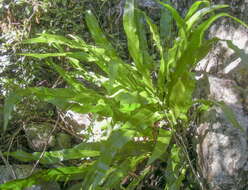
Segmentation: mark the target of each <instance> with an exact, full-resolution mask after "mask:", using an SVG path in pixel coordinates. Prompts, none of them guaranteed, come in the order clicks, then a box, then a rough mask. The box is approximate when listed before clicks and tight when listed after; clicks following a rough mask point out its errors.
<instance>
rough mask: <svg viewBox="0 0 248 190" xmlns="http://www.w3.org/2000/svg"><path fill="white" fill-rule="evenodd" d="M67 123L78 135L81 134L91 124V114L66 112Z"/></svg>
mask: <svg viewBox="0 0 248 190" xmlns="http://www.w3.org/2000/svg"><path fill="white" fill-rule="evenodd" d="M65 121H66V122H67V123H68V124H69V125H70V127H72V129H73V130H74V131H75V132H76V133H80V132H81V131H82V130H85V129H86V128H87V127H88V126H89V125H90V124H91V118H90V116H89V114H80V113H76V112H74V111H71V110H69V111H67V112H66V114H65Z"/></svg>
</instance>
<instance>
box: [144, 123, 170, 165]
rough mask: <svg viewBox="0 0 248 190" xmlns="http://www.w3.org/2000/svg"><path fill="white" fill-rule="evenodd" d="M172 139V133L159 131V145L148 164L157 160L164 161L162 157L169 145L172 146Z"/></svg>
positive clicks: (157, 144) (156, 146)
mask: <svg viewBox="0 0 248 190" xmlns="http://www.w3.org/2000/svg"><path fill="white" fill-rule="evenodd" d="M171 137H172V132H171V131H167V130H164V129H162V128H160V129H159V133H158V137H157V143H156V145H155V148H154V150H153V152H152V155H151V156H150V158H149V160H148V162H147V164H148V165H150V164H151V163H153V162H154V161H155V160H157V159H162V157H161V156H162V155H163V154H164V153H165V152H166V150H167V147H168V145H169V144H170V141H171Z"/></svg>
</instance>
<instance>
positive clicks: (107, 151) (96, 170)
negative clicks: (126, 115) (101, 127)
mask: <svg viewBox="0 0 248 190" xmlns="http://www.w3.org/2000/svg"><path fill="white" fill-rule="evenodd" d="M128 127H129V125H128V124H126V125H125V126H123V127H122V129H120V130H117V131H114V132H113V133H112V134H111V136H110V137H109V138H108V140H107V142H106V144H105V146H104V148H103V150H102V151H101V156H100V157H99V159H98V160H97V162H96V163H95V164H94V165H93V166H92V168H91V172H90V173H88V174H87V176H86V177H85V179H84V183H83V187H84V188H85V189H95V188H96V187H98V186H99V185H100V184H101V182H102V180H104V179H105V178H106V177H107V176H106V175H107V174H108V172H109V170H110V169H111V168H110V165H111V163H112V161H113V159H114V157H115V155H116V154H117V152H118V151H120V150H121V149H122V148H123V146H124V145H125V144H127V142H128V141H130V140H131V138H132V137H133V135H134V134H135V133H136V132H135V131H132V130H129V129H128Z"/></svg>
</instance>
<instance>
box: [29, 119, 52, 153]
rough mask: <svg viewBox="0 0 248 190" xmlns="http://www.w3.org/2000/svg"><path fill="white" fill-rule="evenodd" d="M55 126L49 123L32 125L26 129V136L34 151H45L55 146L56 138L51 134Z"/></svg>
mask: <svg viewBox="0 0 248 190" xmlns="http://www.w3.org/2000/svg"><path fill="white" fill-rule="evenodd" d="M53 128H54V126H53V125H52V124H49V123H32V124H29V125H27V126H26V127H25V129H24V130H25V134H26V138H27V141H28V145H29V147H30V148H31V149H32V150H34V151H43V149H44V147H45V145H46V144H47V147H46V148H52V147H54V146H55V144H56V141H55V137H54V135H53V134H52V135H51V132H52V130H53Z"/></svg>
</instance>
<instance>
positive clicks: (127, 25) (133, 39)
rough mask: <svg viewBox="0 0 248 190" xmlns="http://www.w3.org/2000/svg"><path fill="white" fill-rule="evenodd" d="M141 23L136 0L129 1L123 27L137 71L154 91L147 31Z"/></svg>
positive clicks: (125, 10)
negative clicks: (136, 8)
mask: <svg viewBox="0 0 248 190" xmlns="http://www.w3.org/2000/svg"><path fill="white" fill-rule="evenodd" d="M141 22H142V18H141V14H140V12H138V11H137V10H135V0H127V1H126V5H125V9H124V15H123V25H124V30H125V33H126V36H127V41H128V50H129V53H130V55H131V57H132V58H133V60H134V63H135V66H136V68H137V70H138V71H139V73H140V74H141V75H142V76H143V80H144V82H145V84H146V85H147V87H149V88H150V89H152V81H151V78H150V73H149V67H150V65H147V64H148V62H147V61H149V60H151V59H150V56H149V53H148V52H147V47H146V43H147V42H146V39H145V35H144V34H145V31H144V27H143V26H142V24H141ZM145 59H146V60H145ZM147 59H148V60H147Z"/></svg>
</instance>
